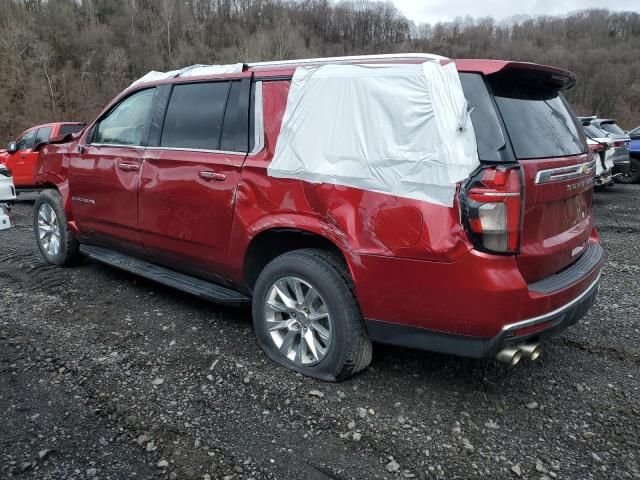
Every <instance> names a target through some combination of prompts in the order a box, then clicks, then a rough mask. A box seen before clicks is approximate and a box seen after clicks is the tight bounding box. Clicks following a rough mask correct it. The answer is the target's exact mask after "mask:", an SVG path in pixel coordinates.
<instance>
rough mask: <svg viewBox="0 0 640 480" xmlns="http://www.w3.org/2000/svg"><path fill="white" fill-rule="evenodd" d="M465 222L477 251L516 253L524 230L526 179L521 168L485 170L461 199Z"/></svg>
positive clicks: (467, 188) (507, 167) (506, 167)
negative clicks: (523, 186) (521, 174)
mask: <svg viewBox="0 0 640 480" xmlns="http://www.w3.org/2000/svg"><path fill="white" fill-rule="evenodd" d="M461 199H462V201H461V205H462V217H463V219H462V220H463V223H464V225H465V227H466V229H467V233H468V235H469V238H470V239H471V241H472V242H473V243H474V245H475V246H476V248H478V249H479V250H482V251H486V252H491V253H516V252H517V251H518V248H519V246H520V230H521V227H522V180H521V178H520V167H519V166H517V165H509V166H497V167H485V168H483V169H482V170H480V171H479V172H478V173H477V174H476V175H474V176H473V177H472V178H471V179H470V180H469V182H468V183H467V185H466V187H465V188H464V189H463V190H462V196H461Z"/></svg>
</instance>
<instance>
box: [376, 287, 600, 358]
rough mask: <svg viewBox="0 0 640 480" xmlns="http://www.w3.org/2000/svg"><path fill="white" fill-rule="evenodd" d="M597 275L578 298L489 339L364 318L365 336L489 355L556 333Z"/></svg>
mask: <svg viewBox="0 0 640 480" xmlns="http://www.w3.org/2000/svg"><path fill="white" fill-rule="evenodd" d="M599 284H600V277H599V276H598V278H597V279H596V280H595V281H594V282H593V283H592V284H591V285H590V286H589V287H588V288H587V289H586V290H585V291H584V292H583V293H582V294H580V295H579V296H578V297H576V298H575V299H573V300H572V301H571V302H569V303H567V304H566V305H564V306H562V307H560V308H558V309H556V310H554V311H552V312H549V313H547V314H544V315H540V316H538V317H534V318H529V319H526V320H521V321H519V322H515V323H512V324H509V325H505V326H504V327H503V328H502V330H501V331H500V333H498V334H497V335H496V336H494V337H492V338H476V337H470V336H465V335H455V334H451V333H444V332H434V331H431V330H427V329H422V328H416V327H407V326H402V325H394V324H391V323H387V322H380V321H376V320H367V321H366V323H367V329H368V331H369V336H370V337H371V340H373V341H374V342H380V343H387V344H391V345H399V346H403V347H410V348H417V349H420V350H430V351H434V352H440V353H449V354H453V355H460V356H463V357H472V358H484V357H493V356H495V355H496V353H498V351H500V350H501V349H503V348H505V347H508V346H510V345H520V344H523V343H532V342H536V343H537V342H540V341H541V340H544V339H545V338H548V337H551V336H554V335H557V334H559V333H560V332H561V331H563V330H564V329H566V328H567V327H569V326H571V325H573V324H574V323H576V322H577V321H578V320H580V319H581V318H582V317H583V316H584V315H585V314H586V313H587V311H589V308H591V306H592V305H593V303H594V302H595V299H596V295H597V293H598V288H599Z"/></svg>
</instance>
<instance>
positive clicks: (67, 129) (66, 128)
mask: <svg viewBox="0 0 640 480" xmlns="http://www.w3.org/2000/svg"><path fill="white" fill-rule="evenodd" d="M83 128H84V125H82V124H78V125H62V126H61V127H60V133H59V134H58V135H67V134H69V133H77V132H79V131H80V130H82V129H83Z"/></svg>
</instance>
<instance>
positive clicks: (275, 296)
mask: <svg viewBox="0 0 640 480" xmlns="http://www.w3.org/2000/svg"><path fill="white" fill-rule="evenodd" d="M264 309H265V319H266V322H267V325H266V327H267V331H268V332H269V335H270V336H271V340H272V341H273V343H274V344H275V346H276V348H278V350H279V351H280V353H282V355H284V356H285V357H287V358H288V359H289V360H291V361H292V362H294V363H296V364H298V365H305V366H308V365H312V364H315V363H318V362H319V361H321V360H322V359H323V358H324V357H325V356H326V355H327V353H328V352H329V347H330V346H331V332H332V329H331V317H330V315H329V310H328V309H327V304H326V302H325V301H324V299H323V298H322V296H321V295H320V294H319V293H318V291H317V290H316V289H315V288H314V287H313V286H312V285H311V284H309V283H308V282H305V281H304V280H301V279H299V278H297V277H291V276H287V277H282V278H280V279H278V280H276V281H275V282H274V283H273V285H271V287H270V288H269V290H268V293H267V298H266V302H265V306H264Z"/></svg>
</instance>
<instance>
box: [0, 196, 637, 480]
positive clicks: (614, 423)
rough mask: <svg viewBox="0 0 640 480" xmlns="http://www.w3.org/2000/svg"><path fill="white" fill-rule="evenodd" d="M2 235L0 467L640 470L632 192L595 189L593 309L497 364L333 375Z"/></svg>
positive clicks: (243, 332) (214, 474)
mask: <svg viewBox="0 0 640 480" xmlns="http://www.w3.org/2000/svg"><path fill="white" fill-rule="evenodd" d="M33 198H34V197H33V195H31V196H27V195H24V196H22V197H21V201H20V202H19V203H18V204H17V205H16V206H15V208H14V213H15V217H16V220H17V226H16V228H14V229H11V230H8V231H5V232H1V233H0V302H1V304H0V305H1V306H0V478H13V477H16V478H47V479H48V478H55V479H59V478H69V479H72V478H76V479H84V478H99V479H108V478H111V479H126V478H169V479H208V478H211V479H214V478H224V479H238V480H239V479H249V478H255V479H263V478H281V479H326V478H332V479H348V478H358V479H359V478H362V479H370V478H389V479H396V478H443V479H445V478H446V479H454V478H480V477H483V478H492V479H493V478H496V479H497V478H506V479H508V478H514V479H516V478H523V479H524V478H527V479H551V478H563V479H589V478H602V479H605V478H606V479H610V478H640V460H639V459H640V388H639V387H640V383H639V381H638V380H639V379H640V315H639V307H638V295H639V294H640V241H639V236H638V233H639V232H640V216H639V215H638V209H640V185H634V186H621V185H617V186H615V187H614V188H613V190H611V191H607V192H600V193H597V194H596V198H595V201H594V207H595V216H596V223H597V225H598V228H599V230H600V233H601V235H602V239H603V243H604V246H605V248H606V250H607V254H608V261H607V266H606V268H605V271H604V274H603V281H602V286H601V290H600V296H599V299H598V302H597V304H596V305H595V306H594V308H593V309H592V310H591V312H590V314H589V315H588V316H587V317H586V318H585V319H583V321H581V322H580V323H578V324H577V325H575V326H574V327H572V328H571V329H569V330H568V331H566V332H565V333H564V334H563V335H562V336H561V337H559V338H557V339H554V340H551V341H550V342H548V343H547V344H545V346H544V349H543V355H542V357H541V358H540V360H539V361H537V362H530V361H522V362H521V363H520V364H519V365H517V366H516V367H513V368H511V367H506V366H504V365H502V364H498V363H496V362H494V361H476V360H468V359H461V358H456V357H451V356H445V355H437V354H430V353H426V352H419V351H414V350H409V349H400V348H390V347H384V346H381V345H376V346H375V348H374V358H373V363H372V365H371V367H370V368H369V369H368V370H367V371H366V372H364V373H362V374H360V375H358V376H357V377H356V378H354V379H351V380H348V381H345V382H343V383H340V384H325V383H321V382H318V381H314V380H311V379H307V378H304V377H302V376H300V375H298V374H294V373H291V372H289V371H287V370H284V369H282V368H279V367H277V366H275V365H274V364H272V363H271V362H270V361H268V360H267V359H266V357H265V356H264V355H262V354H261V353H260V350H259V348H258V345H257V343H256V341H255V339H254V336H253V332H252V328H251V321H250V312H249V310H247V309H228V308H221V307H219V306H217V305H213V304H208V303H205V302H202V301H200V300H198V299H196V298H194V297H191V296H188V295H186V294H182V293H180V292H177V291H174V290H171V289H169V288H164V287H162V286H159V285H157V284H154V283H152V282H147V281H145V280H142V279H140V278H137V277H135V276H133V275H130V274H126V273H123V272H121V271H118V270H115V269H113V268H109V267H106V266H103V265H101V264H98V263H95V262H89V261H87V262H85V263H84V264H82V265H80V266H79V267H76V268H70V269H60V268H56V267H51V266H48V265H46V264H45V263H44V261H43V260H42V258H41V257H40V254H39V253H38V251H37V247H36V245H35V240H34V236H33V233H32V229H31V226H30V224H31V214H32V209H33Z"/></svg>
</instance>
